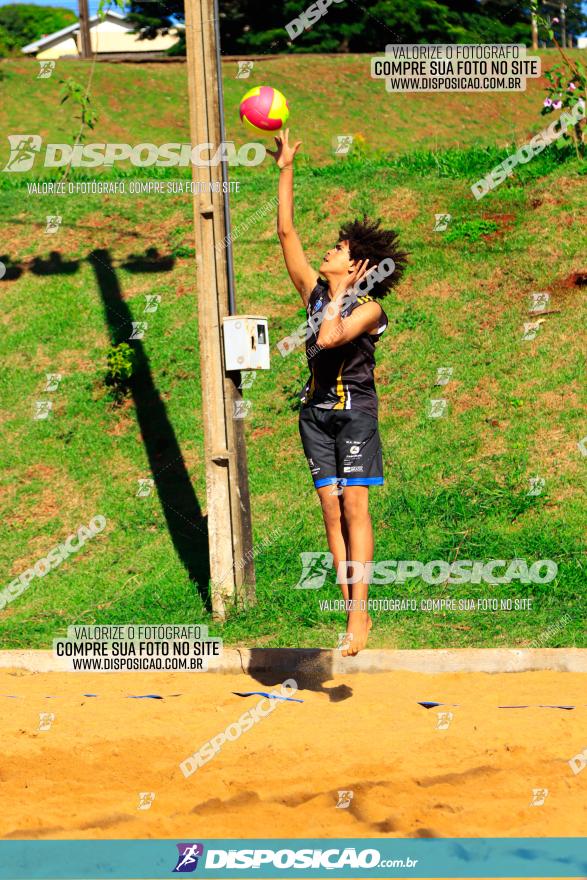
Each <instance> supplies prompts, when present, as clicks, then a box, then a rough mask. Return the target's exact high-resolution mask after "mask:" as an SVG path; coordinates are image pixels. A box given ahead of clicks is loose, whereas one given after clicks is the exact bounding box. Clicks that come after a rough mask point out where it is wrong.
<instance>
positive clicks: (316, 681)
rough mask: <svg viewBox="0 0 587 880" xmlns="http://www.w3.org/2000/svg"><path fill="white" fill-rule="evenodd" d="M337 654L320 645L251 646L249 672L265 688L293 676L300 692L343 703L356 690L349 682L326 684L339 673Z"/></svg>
mask: <svg viewBox="0 0 587 880" xmlns="http://www.w3.org/2000/svg"><path fill="white" fill-rule="evenodd" d="M334 656H335V655H334V651H324V650H321V649H320V648H296V649H295V650H294V649H290V648H288V649H286V650H285V651H284V650H283V649H281V648H251V649H250V651H249V664H248V669H247V673H248V675H250V676H251V678H254V679H255V681H258V682H259V683H260V684H263V685H265V686H266V687H274V686H275V685H279V684H281V683H282V682H284V681H285V680H286V679H288V678H293V680H294V681H295V682H296V684H297V686H298V689H299V690H300V691H302V690H304V691H315V692H316V693H322V694H326V695H327V696H328V699H329V700H330V702H331V703H340V702H341V701H342V700H348V699H349V698H350V697H352V695H353V689H352V688H350V687H349V686H348V685H347V684H338V685H333V686H332V687H325V686H324V682H325V681H332V680H333V679H334V677H335V675H336V673H335V672H334ZM294 696H299V694H294ZM302 699H303V698H302Z"/></svg>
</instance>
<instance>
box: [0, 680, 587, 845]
mask: <svg viewBox="0 0 587 880" xmlns="http://www.w3.org/2000/svg"><path fill="white" fill-rule="evenodd" d="M301 684H303V687H302V686H301V687H300V689H299V690H298V691H297V692H296V693H295V694H294V696H295V697H296V698H297V699H301V700H303V702H301V703H300V702H280V703H279V705H277V706H276V708H275V710H274V711H270V712H268V714H266V715H263V714H260V713H259V714H258V717H256V718H253V720H251V717H252V716H251V715H249V716H248V721H247V722H246V723H243V722H242V716H243V714H244V713H247V712H248V710H251V709H253V708H254V707H255V706H257V704H261V706H262V708H263V709H264V711H265V712H267V707H268V705H269V701H267V700H263V698H261V697H259V696H250V697H238V696H235V695H234V694H233V692H234V691H238V692H241V693H242V692H247V691H269V690H272V691H275V692H278V687H274V686H270V685H268V684H263V683H261V682H260V681H259V680H257V679H255V678H252V677H251V676H248V675H244V674H241V675H232V674H191V675H190V674H188V673H163V672H162V673H153V674H148V675H147V674H145V673H136V674H135V673H122V674H111V673H103V674H86V673H59V672H47V673H31V672H27V671H24V670H20V669H15V670H0V708H1V711H0V735H1V741H2V759H1V764H0V782H1V786H2V794H3V800H4V802H5V803H8V804H10V810H7V811H5V814H4V822H3V830H2V837H3V838H4V839H15V838H35V839H96V838H119V839H120V838H167V837H169V838H178V839H179V838H181V837H185V838H186V839H189V838H190V837H193V836H194V835H197V836H198V837H199V838H214V837H219V838H221V837H242V838H253V837H324V838H328V837H378V836H381V837H502V836H514V837H524V836H528V837H533V836H536V837H540V836H547V837H557V836H561V837H564V836H582V835H583V834H584V830H585V827H586V825H587V821H586V820H587V769H585V770H583V771H579V772H573V769H572V768H571V766H570V765H569V761H570V760H571V759H573V757H574V756H576V755H578V754H580V753H582V752H583V751H584V750H585V749H587V724H586V720H587V705H586V704H587V692H586V689H585V676H584V675H582V674H579V673H561V672H550V671H539V672H524V673H515V674H494V675H489V674H482V673H450V674H437V675H425V674H421V673H415V672H403V671H402V672H386V673H380V674H365V673H359V674H354V675H347V676H336V678H335V680H331V681H320V682H319V683H318V684H317V685H316V687H313V685H312V682H311V678H310V677H306V678H305V679H304V681H303V682H302V683H301ZM89 694H93V695H96V696H84V695H89ZM131 695H132V696H133V697H135V698H131ZM146 695H158V696H161V697H163V699H152V698H150V697H148V696H146ZM136 697H141V698H138V699H137V698H136ZM426 700H428V701H437V702H442V703H447V704H451V705H447V706H441V707H433V708H430V709H425V708H423V707H422V706H420V705H418V701H426ZM452 704H456V705H452ZM541 704H542V705H547V704H551V705H559V704H560V705H563V704H564V705H573V706H576V707H577V708H575V709H573V710H564V709H555V708H538V706H539V705H541ZM505 705H508V706H514V705H515V706H519V705H523V706H528V707H529V708H520V709H499V708H498V706H505ZM239 719H241V720H240V721H239ZM249 721H250V724H249ZM247 726H248V729H244V728H246V727H247ZM41 728H42V729H41ZM225 732H228V736H227V738H225V740H224V742H223V743H222V744H221V745H220V748H219V749H218V750H216V751H213V754H212V755H211V757H210V749H211V747H210V746H208V750H207V751H206V752H205V754H206V755H208V756H209V759H208V760H207V761H206V762H205V763H202V765H201V766H199V767H196V769H195V770H194V772H192V773H191V775H189V776H188V777H187V778H186V776H185V775H184V773H183V772H182V770H181V769H180V764H181V763H182V762H184V761H185V759H186V758H188V757H189V756H193V755H194V754H195V753H196V752H198V751H199V750H200V749H201V748H202V747H203V746H205V744H206V743H209V742H210V741H212V740H213V739H214V737H216V738H218V736H219V734H222V733H225ZM217 743H218V739H217ZM200 754H202V753H200ZM577 766H579V764H577V763H576V764H575V767H577ZM340 792H343V793H344V794H342V795H341V794H339V793H340ZM349 793H351V794H349ZM345 803H347V805H346V806H344V804H345Z"/></svg>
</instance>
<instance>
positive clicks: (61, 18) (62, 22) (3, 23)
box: [0, 3, 77, 49]
mask: <svg viewBox="0 0 587 880" xmlns="http://www.w3.org/2000/svg"><path fill="white" fill-rule="evenodd" d="M76 21H77V16H76V15H75V14H74V13H73V12H71V11H70V10H69V9H62V8H61V7H58V6H35V5H33V4H32V3H11V4H9V5H8V6H0V46H1V45H3V42H4V41H3V39H2V34H3V33H6V34H8V37H9V39H10V40H11V41H12V48H13V49H14V48H18V49H20V48H22V47H23V46H26V45H27V43H32V42H34V41H35V40H38V39H40V38H41V37H42V36H44V35H45V34H51V33H53V31H58V30H61V28H64V27H67V26H68V25H70V24H74V23H75V22H76Z"/></svg>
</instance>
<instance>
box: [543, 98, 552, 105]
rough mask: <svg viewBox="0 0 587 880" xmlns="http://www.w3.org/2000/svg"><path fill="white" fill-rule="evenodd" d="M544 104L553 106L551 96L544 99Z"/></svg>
mask: <svg viewBox="0 0 587 880" xmlns="http://www.w3.org/2000/svg"><path fill="white" fill-rule="evenodd" d="M544 106H545V107H551V106H552V101H551V100H550V98H545V99H544Z"/></svg>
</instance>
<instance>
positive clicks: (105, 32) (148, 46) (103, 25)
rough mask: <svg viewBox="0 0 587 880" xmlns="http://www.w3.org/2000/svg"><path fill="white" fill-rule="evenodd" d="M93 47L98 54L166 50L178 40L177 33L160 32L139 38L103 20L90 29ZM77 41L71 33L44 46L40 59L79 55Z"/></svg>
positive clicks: (113, 23)
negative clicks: (149, 36) (152, 37)
mask: <svg viewBox="0 0 587 880" xmlns="http://www.w3.org/2000/svg"><path fill="white" fill-rule="evenodd" d="M90 37H91V41H92V49H93V51H94V52H97V53H98V54H101V53H103V52H104V53H108V54H111V53H114V52H165V50H166V49H170V48H171V46H174V45H175V43H177V41H178V39H179V38H178V37H177V35H175V34H166V35H163V34H160V35H159V36H158V37H156V38H155V39H154V40H139V39H138V34H134V33H132V31H129V30H128V28H125V27H121V26H120V25H119V24H117V23H116V22H113V21H108V20H106V21H102V22H100V23H99V24H97V25H95V26H94V27H93V28H92V29H91V31H90ZM78 54H79V52H78V48H77V43H76V41H75V39H74V37H73V36H72V35H71V34H68V35H67V36H65V37H64V38H63V39H62V40H60V42H58V43H55V44H54V45H53V46H49V47H47V48H44V49H43V50H42V51H41V52H38V53H37V56H36V57H37V58H38V59H39V61H44V60H45V59H49V58H61V57H62V56H63V55H78Z"/></svg>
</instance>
